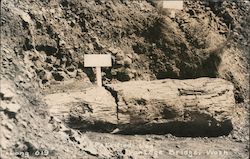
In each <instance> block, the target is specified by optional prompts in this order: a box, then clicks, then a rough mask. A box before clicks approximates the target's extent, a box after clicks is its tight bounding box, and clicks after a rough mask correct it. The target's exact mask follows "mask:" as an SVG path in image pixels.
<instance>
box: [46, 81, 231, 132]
mask: <svg viewBox="0 0 250 159" xmlns="http://www.w3.org/2000/svg"><path fill="white" fill-rule="evenodd" d="M105 88H106V90H105V89H104V88H98V87H94V88H90V89H88V90H85V91H84V92H72V93H70V94H66V93H60V94H53V95H49V96H47V97H46V100H47V101H50V102H47V103H48V105H49V106H50V108H51V109H50V110H51V112H52V113H54V115H55V114H57V115H59V116H61V117H62V114H63V112H64V113H66V114H67V116H64V117H63V118H64V119H66V121H67V122H68V123H69V125H71V126H73V127H74V128H78V129H81V130H90V129H91V130H95V131H104V132H111V131H113V130H114V129H115V128H118V129H116V130H118V131H117V132H119V133H124V134H131V133H133V134H134V133H138V134H145V133H154V134H165V133H172V134H175V135H176V136H183V135H184V134H185V136H218V135H223V134H228V133H229V132H230V131H231V130H232V122H231V119H232V117H233V114H234V112H235V109H234V106H235V100H234V93H233V89H234V87H233V85H232V84H231V83H230V82H227V81H225V80H223V79H211V78H199V79H195V80H193V79H192V80H173V79H167V80H158V81H130V82H124V83H118V84H111V85H107V86H105ZM57 97H60V98H62V99H63V100H60V98H57ZM49 99H51V100H49ZM55 99H58V100H56V101H58V102H56V101H55ZM64 108H66V109H64Z"/></svg>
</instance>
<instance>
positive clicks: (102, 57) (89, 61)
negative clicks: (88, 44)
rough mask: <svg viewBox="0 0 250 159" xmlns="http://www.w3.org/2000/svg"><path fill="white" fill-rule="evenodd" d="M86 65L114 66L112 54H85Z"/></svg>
mask: <svg viewBox="0 0 250 159" xmlns="http://www.w3.org/2000/svg"><path fill="white" fill-rule="evenodd" d="M84 66H85V67H98V66H99V67H110V66H112V62H111V54H85V55H84Z"/></svg>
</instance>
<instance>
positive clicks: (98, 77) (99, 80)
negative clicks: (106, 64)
mask: <svg viewBox="0 0 250 159" xmlns="http://www.w3.org/2000/svg"><path fill="white" fill-rule="evenodd" d="M96 81H97V85H98V86H99V87H101V86H102V71H101V67H96Z"/></svg>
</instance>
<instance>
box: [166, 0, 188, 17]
mask: <svg viewBox="0 0 250 159" xmlns="http://www.w3.org/2000/svg"><path fill="white" fill-rule="evenodd" d="M162 6H163V9H171V17H175V11H176V10H182V9H183V0H175V1H170V0H163V3H162Z"/></svg>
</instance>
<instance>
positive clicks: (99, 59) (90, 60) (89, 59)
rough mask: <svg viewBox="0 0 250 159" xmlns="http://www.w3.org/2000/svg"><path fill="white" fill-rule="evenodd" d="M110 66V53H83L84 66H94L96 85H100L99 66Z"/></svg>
mask: <svg viewBox="0 0 250 159" xmlns="http://www.w3.org/2000/svg"><path fill="white" fill-rule="evenodd" d="M110 66H112V61H111V54H85V55H84V67H95V68H96V79H97V85H98V86H100V87H101V86H102V72H101V67H110Z"/></svg>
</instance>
